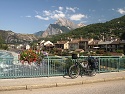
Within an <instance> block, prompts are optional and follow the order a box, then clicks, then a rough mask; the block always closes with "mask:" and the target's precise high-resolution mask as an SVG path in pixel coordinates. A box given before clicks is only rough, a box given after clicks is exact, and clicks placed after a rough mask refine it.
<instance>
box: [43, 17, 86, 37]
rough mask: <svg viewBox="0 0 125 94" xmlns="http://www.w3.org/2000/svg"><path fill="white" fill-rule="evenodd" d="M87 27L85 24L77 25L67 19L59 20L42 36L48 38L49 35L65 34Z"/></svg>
mask: <svg viewBox="0 0 125 94" xmlns="http://www.w3.org/2000/svg"><path fill="white" fill-rule="evenodd" d="M83 26H85V25H84V24H81V23H80V24H75V23H74V22H72V21H70V20H67V19H66V18H59V19H58V20H57V21H55V23H54V24H50V25H49V26H48V28H47V29H46V30H45V31H44V33H43V34H42V37H47V36H49V35H55V34H60V33H64V32H69V31H71V30H74V29H76V28H79V27H83Z"/></svg>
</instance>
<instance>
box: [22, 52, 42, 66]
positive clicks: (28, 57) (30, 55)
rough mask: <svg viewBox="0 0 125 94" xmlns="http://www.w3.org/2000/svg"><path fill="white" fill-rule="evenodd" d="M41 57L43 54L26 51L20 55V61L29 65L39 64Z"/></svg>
mask: <svg viewBox="0 0 125 94" xmlns="http://www.w3.org/2000/svg"><path fill="white" fill-rule="evenodd" d="M40 56H43V55H42V53H38V52H35V51H34V50H24V51H22V52H21V54H20V60H21V61H22V63H24V61H27V62H28V63H29V64H31V62H36V61H38V62H39V61H40V60H41V58H40Z"/></svg>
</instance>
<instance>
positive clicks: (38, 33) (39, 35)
mask: <svg viewBox="0 0 125 94" xmlns="http://www.w3.org/2000/svg"><path fill="white" fill-rule="evenodd" d="M43 33H44V31H39V32H36V33H34V35H35V36H36V37H41V35H42V34H43Z"/></svg>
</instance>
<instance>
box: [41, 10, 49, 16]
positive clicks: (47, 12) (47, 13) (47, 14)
mask: <svg viewBox="0 0 125 94" xmlns="http://www.w3.org/2000/svg"><path fill="white" fill-rule="evenodd" d="M43 13H44V14H45V15H46V16H49V15H51V12H50V11H47V10H45V11H43Z"/></svg>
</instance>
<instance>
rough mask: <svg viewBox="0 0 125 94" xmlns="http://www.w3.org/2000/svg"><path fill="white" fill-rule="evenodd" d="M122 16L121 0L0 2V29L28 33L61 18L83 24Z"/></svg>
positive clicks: (124, 2) (124, 1) (124, 12)
mask: <svg viewBox="0 0 125 94" xmlns="http://www.w3.org/2000/svg"><path fill="white" fill-rule="evenodd" d="M123 15H125V0H0V30H12V31H14V32H16V33H25V34H27V33H28V34H32V33H35V32H38V31H41V30H43V31H44V30H46V29H47V27H48V25H49V24H52V23H54V22H55V21H56V20H57V19H58V18H60V17H64V18H67V19H69V20H71V21H73V22H74V23H84V24H86V25H88V24H93V23H98V22H106V21H109V20H111V19H114V18H118V17H121V16H123Z"/></svg>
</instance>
